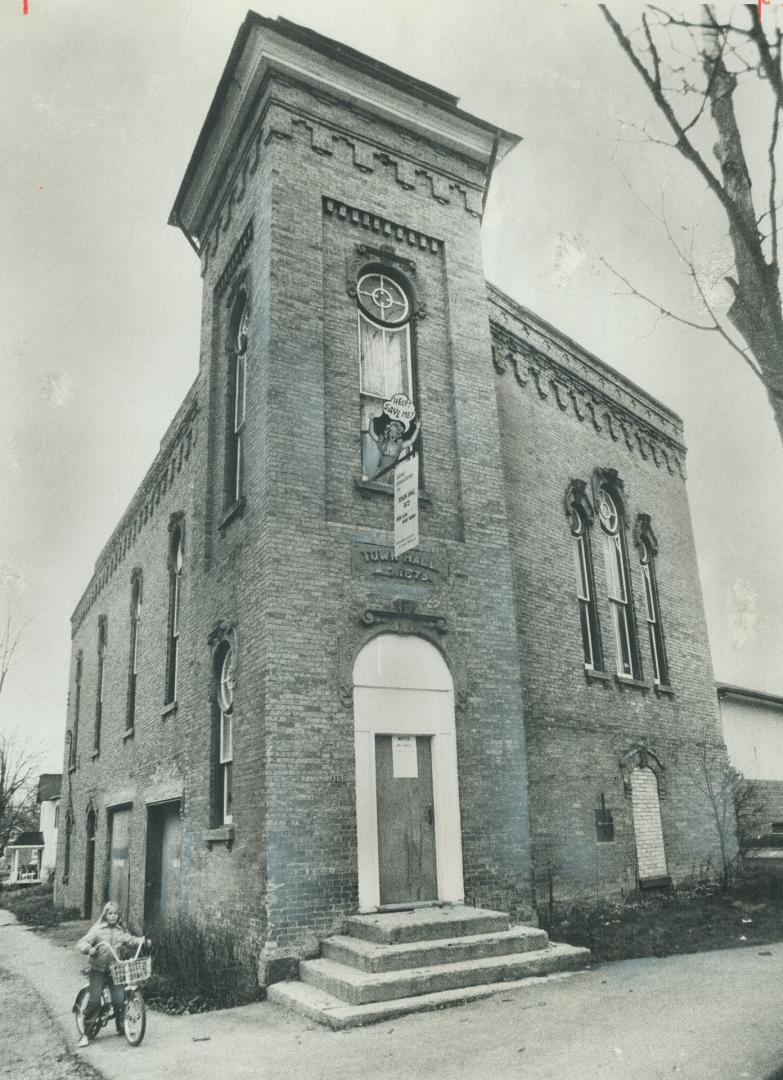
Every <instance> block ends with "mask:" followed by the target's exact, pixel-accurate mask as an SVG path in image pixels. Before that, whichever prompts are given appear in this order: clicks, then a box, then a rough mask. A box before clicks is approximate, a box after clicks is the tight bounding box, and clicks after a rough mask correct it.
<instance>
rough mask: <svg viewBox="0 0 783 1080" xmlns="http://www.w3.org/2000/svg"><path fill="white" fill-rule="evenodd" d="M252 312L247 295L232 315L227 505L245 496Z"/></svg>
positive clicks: (227, 434)
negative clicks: (247, 386) (249, 340)
mask: <svg viewBox="0 0 783 1080" xmlns="http://www.w3.org/2000/svg"><path fill="white" fill-rule="evenodd" d="M248 324H249V309H248V303H247V295H246V294H245V293H244V292H241V293H240V294H239V296H238V297H237V299H236V301H235V303H234V308H233V312H232V315H231V337H230V342H229V348H228V387H227V394H226V400H227V413H226V474H225V498H224V502H225V506H226V508H227V509H228V508H230V507H231V506H234V505H235V504H236V503H238V502H239V501H240V500H241V498H242V495H243V493H244V470H245V447H244V430H245V387H246V381H247V376H246V361H247V332H248Z"/></svg>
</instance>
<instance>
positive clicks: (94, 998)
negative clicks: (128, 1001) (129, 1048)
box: [76, 900, 149, 1046]
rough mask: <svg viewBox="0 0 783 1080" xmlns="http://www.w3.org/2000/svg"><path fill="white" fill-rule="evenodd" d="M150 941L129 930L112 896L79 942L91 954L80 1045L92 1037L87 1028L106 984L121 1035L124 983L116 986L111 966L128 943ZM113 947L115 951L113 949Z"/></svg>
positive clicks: (80, 947)
mask: <svg viewBox="0 0 783 1080" xmlns="http://www.w3.org/2000/svg"><path fill="white" fill-rule="evenodd" d="M140 941H141V942H144V943H145V944H147V945H148V944H149V940H148V939H147V938H143V937H142V938H137V937H133V935H132V934H129V933H128V932H127V931H126V930H125V928H124V927H123V925H122V917H121V915H120V909H119V907H118V905H117V904H116V903H115V902H114V901H113V900H110V901H109V902H108V904H105V905H104V908H103V911H102V912H101V917H100V919H99V920H98V921H97V923H95V925H94V926H91V927H90V929H89V930H88V931H87V933H86V934H85V935H84V937H83V938H82V939H81V941H79V942H78V943H77V945H76V948H77V949H78V950H79V952H81V953H85V954H86V955H87V956H89V958H90V996H89V999H88V1001H87V1008H86V1009H85V1010H84V1030H85V1034H84V1035H83V1036H82V1038H81V1040H80V1041H79V1046H87V1044H88V1043H89V1041H90V1040H89V1039H88V1038H87V1035H86V1032H87V1031H89V1030H90V1025H91V1021H92V1020H93V1019H94V1018H95V1017H96V1015H97V1013H98V1009H99V1008H100V1005H101V994H102V993H103V988H104V986H108V987H109V990H110V992H111V999H112V1003H113V1005H114V1023H115V1025H116V1027H117V1034H118V1035H122V1030H123V1029H122V1011H123V1007H124V1005H125V990H124V989H123V987H122V986H115V985H114V983H113V982H112V977H111V973H110V971H109V968H110V966H111V965H112V964H113V963H114V962H115V961H116V959H117V957H119V956H121V953H120V949H122V948H124V947H125V946H131V947H133V946H136V945H138V944H139V942H140ZM112 949H113V950H114V952H112Z"/></svg>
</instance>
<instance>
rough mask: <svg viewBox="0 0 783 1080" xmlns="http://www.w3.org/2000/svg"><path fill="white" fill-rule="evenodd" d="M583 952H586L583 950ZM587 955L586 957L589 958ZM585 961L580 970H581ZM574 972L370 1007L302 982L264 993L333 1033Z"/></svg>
mask: <svg viewBox="0 0 783 1080" xmlns="http://www.w3.org/2000/svg"><path fill="white" fill-rule="evenodd" d="M582 951H583V952H586V951H587V950H582ZM588 955H589V954H588ZM586 963H587V958H585V959H583V961H582V963H581V965H580V966H582V967H584V966H585V965H586ZM576 973H577V972H576V971H575V970H571V971H561V972H557V973H555V974H552V975H545V976H541V977H529V978H525V979H512V980H510V981H508V982H495V983H483V984H480V985H477V986H465V987H460V988H459V989H456V990H442V991H440V992H439V993H434V994H420V995H418V996H416V997H407V998H397V999H396V1000H394V1001H376V1002H373V1003H371V1004H369V1005H348V1004H346V1002H344V1001H341V1000H340V999H339V998H336V997H334V996H333V995H332V994H328V993H326V992H325V991H323V990H319V989H317V988H316V987H314V986H310V985H308V984H307V983H302V982H280V983H274V984H273V985H272V986H270V987H269V989H268V990H267V1000H268V1001H271V1002H273V1003H274V1004H276V1005H280V1006H282V1008H284V1009H290V1010H291V1011H293V1012H297V1013H301V1014H302V1015H303V1016H307V1017H309V1018H310V1019H311V1020H315V1021H317V1022H318V1023H319V1024H327V1025H328V1026H329V1027H330V1028H332V1030H334V1031H342V1030H344V1029H346V1028H353V1027H361V1026H362V1025H364V1024H377V1023H380V1022H382V1021H384V1020H393V1019H395V1018H397V1017H401V1016H408V1015H410V1014H411V1013H417V1012H429V1011H431V1010H433V1009H445V1008H448V1007H450V1006H452V1005H462V1004H463V1003H465V1002H468V1001H478V1000H480V999H481V998H485V997H490V996H492V995H493V994H501V993H503V994H505V993H509V992H511V991H519V990H524V989H525V988H526V987H529V986H531V985H536V984H538V983H542V982H548V981H549V980H553V979H564V978H568V977H569V976H571V975H574V974H576Z"/></svg>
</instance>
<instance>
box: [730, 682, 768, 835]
mask: <svg viewBox="0 0 783 1080" xmlns="http://www.w3.org/2000/svg"><path fill="white" fill-rule="evenodd" d="M717 691H718V702H719V703H720V714H721V721H722V724H723V738H724V740H725V742H726V748H727V750H728V752H729V760H730V761H731V763H732V765H734V767H735V768H737V769H739V770H740V772H741V773H742V774H743V776H744V777H745V778H746V779H747V780H752V781H753V782H754V783H755V784H756V786H757V787H758V789H759V792H760V794H761V796H762V798H763V800H764V804H765V807H766V811H767V813H768V820H767V826H766V830H765V831H766V832H767V833H768V834H769V835H770V836H773V835H775V834H780V837H781V844H783V697H777V696H776V695H775V694H766V693H763V692H761V691H759V690H747V689H745V688H744V687H741V686H731V685H729V684H728V683H718V684H717Z"/></svg>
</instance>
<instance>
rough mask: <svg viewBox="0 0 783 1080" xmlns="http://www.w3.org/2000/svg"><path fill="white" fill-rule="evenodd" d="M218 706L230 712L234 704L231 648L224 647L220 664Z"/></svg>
mask: <svg viewBox="0 0 783 1080" xmlns="http://www.w3.org/2000/svg"><path fill="white" fill-rule="evenodd" d="M219 695H220V708H221V709H222V711H223V712H230V711H231V707H232V706H233V704H234V656H233V653H232V652H231V649H226V653H225V656H224V657H223V663H222V664H221V665H220V691H219Z"/></svg>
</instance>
